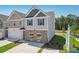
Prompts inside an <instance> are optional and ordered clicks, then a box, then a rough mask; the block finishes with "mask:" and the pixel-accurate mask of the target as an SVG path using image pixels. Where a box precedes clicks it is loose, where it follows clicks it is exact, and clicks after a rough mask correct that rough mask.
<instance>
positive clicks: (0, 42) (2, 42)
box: [0, 40, 11, 47]
mask: <svg viewBox="0 0 79 59" xmlns="http://www.w3.org/2000/svg"><path fill="white" fill-rule="evenodd" d="M9 43H11V42H10V41H8V40H1V41H0V47H1V46H4V45H6V44H9Z"/></svg>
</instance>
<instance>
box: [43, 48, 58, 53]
mask: <svg viewBox="0 0 79 59" xmlns="http://www.w3.org/2000/svg"><path fill="white" fill-rule="evenodd" d="M42 53H59V50H55V49H44V50H43V51H42Z"/></svg>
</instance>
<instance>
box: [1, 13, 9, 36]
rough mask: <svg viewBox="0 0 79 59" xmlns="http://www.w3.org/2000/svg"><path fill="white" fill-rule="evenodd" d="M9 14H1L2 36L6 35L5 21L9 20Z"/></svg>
mask: <svg viewBox="0 0 79 59" xmlns="http://www.w3.org/2000/svg"><path fill="white" fill-rule="evenodd" d="M7 19H8V16H6V15H2V14H0V38H2V37H4V36H5V29H4V22H5V21H7Z"/></svg>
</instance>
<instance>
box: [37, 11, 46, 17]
mask: <svg viewBox="0 0 79 59" xmlns="http://www.w3.org/2000/svg"><path fill="white" fill-rule="evenodd" d="M42 16H46V15H45V14H44V13H42V12H40V13H39V14H38V15H37V16H36V17H42Z"/></svg>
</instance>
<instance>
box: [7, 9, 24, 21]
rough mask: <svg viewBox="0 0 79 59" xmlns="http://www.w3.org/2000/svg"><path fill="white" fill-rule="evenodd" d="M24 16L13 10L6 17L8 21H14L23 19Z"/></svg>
mask: <svg viewBox="0 0 79 59" xmlns="http://www.w3.org/2000/svg"><path fill="white" fill-rule="evenodd" d="M24 17H25V14H23V13H21V12H19V11H16V10H14V11H13V12H12V13H11V14H10V15H9V17H8V20H14V19H20V18H24Z"/></svg>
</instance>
